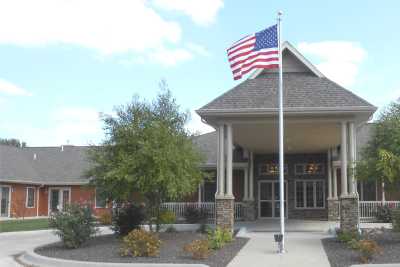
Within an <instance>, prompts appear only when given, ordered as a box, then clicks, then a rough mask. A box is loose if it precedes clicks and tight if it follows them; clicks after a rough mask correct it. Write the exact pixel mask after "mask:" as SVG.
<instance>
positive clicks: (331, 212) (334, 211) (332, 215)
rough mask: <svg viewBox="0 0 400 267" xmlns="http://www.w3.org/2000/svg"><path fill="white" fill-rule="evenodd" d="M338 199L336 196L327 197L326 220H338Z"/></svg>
mask: <svg viewBox="0 0 400 267" xmlns="http://www.w3.org/2000/svg"><path fill="white" fill-rule="evenodd" d="M339 216H340V214H339V201H338V199H337V198H336V199H335V198H330V199H328V221H338V220H339Z"/></svg>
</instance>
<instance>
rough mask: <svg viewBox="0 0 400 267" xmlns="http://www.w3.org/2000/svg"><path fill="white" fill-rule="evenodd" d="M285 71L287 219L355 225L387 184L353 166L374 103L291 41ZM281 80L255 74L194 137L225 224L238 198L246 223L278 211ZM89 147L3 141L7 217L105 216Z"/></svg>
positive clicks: (207, 194) (201, 196)
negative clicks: (76, 206) (89, 210)
mask: <svg viewBox="0 0 400 267" xmlns="http://www.w3.org/2000/svg"><path fill="white" fill-rule="evenodd" d="M283 70H284V75H283V76H284V88H285V92H284V94H285V95H284V107H285V108H284V111H285V153H286V154H285V192H286V194H285V209H286V210H285V216H286V217H287V218H297V219H319V220H320V219H322V220H324V219H325V220H326V219H331V220H336V219H338V218H339V217H340V218H343V219H346V220H347V219H350V221H343V222H342V224H344V225H348V227H353V226H354V223H355V221H356V220H357V218H354V217H357V216H356V215H357V213H358V199H361V200H378V199H381V198H382V196H384V194H383V193H382V190H381V185H380V184H379V183H372V184H371V183H361V182H360V183H357V182H356V181H355V180H354V177H353V173H352V172H351V171H347V170H351V169H352V164H353V162H355V161H356V159H357V157H359V154H360V151H361V150H362V148H363V147H364V146H365V144H366V143H367V142H368V140H369V137H370V136H371V134H372V133H373V124H371V123H367V121H369V119H370V118H371V116H372V115H373V113H374V112H375V110H376V107H374V106H373V105H371V104H370V103H368V102H367V101H365V100H364V99H362V98H360V97H358V96H357V95H355V94H353V93H352V92H350V91H349V90H346V89H345V88H343V87H341V86H340V85H338V84H336V83H334V82H333V81H331V80H329V79H328V78H326V77H325V76H324V75H323V74H322V73H321V72H320V71H318V69H316V68H315V67H314V66H313V65H312V64H311V63H310V62H309V61H307V59H305V58H304V57H303V56H302V55H301V54H300V53H299V52H298V51H297V50H296V49H295V48H294V47H293V46H292V45H290V44H289V43H287V42H286V43H284V49H283ZM277 85H278V79H277V70H256V71H255V72H254V73H253V74H252V75H251V76H250V78H249V79H247V80H244V81H243V82H241V83H240V84H238V85H237V86H235V87H234V88H232V89H231V90H229V91H227V92H226V93H224V94H223V95H221V96H219V97H217V98H216V99H214V100H213V101H211V102H210V103H208V104H207V105H205V106H203V107H202V108H200V109H199V110H197V113H198V114H199V115H200V116H201V117H202V119H203V120H204V121H205V122H207V123H208V124H209V125H211V126H213V127H214V128H215V129H216V131H215V132H212V133H208V134H204V135H200V136H197V137H194V138H193V142H194V143H195V144H196V145H197V146H198V147H199V149H200V150H201V151H202V152H203V153H204V154H205V155H206V161H205V162H204V164H203V165H202V166H201V168H203V169H204V170H207V171H209V172H211V173H213V174H214V176H215V178H214V180H211V181H206V182H204V184H202V185H200V186H199V192H198V194H197V195H195V196H193V197H192V198H191V199H192V200H193V201H198V202H207V203H209V202H214V201H215V203H216V219H217V220H216V222H217V224H219V225H221V226H227V227H232V226H233V216H234V211H233V209H234V202H235V201H236V202H240V203H241V205H242V210H243V217H244V218H245V219H247V220H255V219H259V218H275V217H279V215H280V205H279V194H278V188H279V183H278V155H277V151H278V147H277V133H278V128H277V127H278V120H277V113H278V106H277ZM87 149H88V148H87V147H76V146H62V147H42V148H40V147H39V148H34V147H27V148H13V147H5V146H0V187H1V190H0V201H1V203H0V204H1V205H0V206H1V216H6V217H7V216H11V217H15V216H19V217H21V216H22V213H24V216H46V215H48V214H49V213H50V212H51V211H56V210H59V209H62V207H63V206H64V204H65V203H69V202H89V203H91V205H92V206H93V208H94V210H95V212H96V213H97V214H99V213H101V212H104V211H105V201H104V200H101V199H100V198H99V196H96V192H95V189H94V188H90V187H88V186H87V183H88V180H87V179H85V178H83V174H84V172H85V169H87V168H88V167H89V162H88V161H87V158H86V151H87ZM395 197H396V196H394V195H393V196H391V195H388V194H387V195H386V198H387V199H390V198H395ZM339 205H341V206H342V208H341V209H340V210H341V212H342V214H341V215H342V216H339ZM356 210H357V211H356ZM354 214H355V216H354ZM346 227H347V226H346Z"/></svg>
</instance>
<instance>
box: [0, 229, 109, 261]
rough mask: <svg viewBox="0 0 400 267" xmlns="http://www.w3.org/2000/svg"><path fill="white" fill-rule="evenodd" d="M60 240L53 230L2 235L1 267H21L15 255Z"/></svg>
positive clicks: (105, 230)
mask: <svg viewBox="0 0 400 267" xmlns="http://www.w3.org/2000/svg"><path fill="white" fill-rule="evenodd" d="M100 231H101V232H100V233H102V234H107V233H111V231H110V230H109V229H107V228H105V227H101V228H100ZM58 240H59V238H58V237H57V236H55V235H54V234H53V232H52V230H39V231H29V232H10V233H1V234H0V266H1V267H16V266H18V267H19V266H20V265H19V264H17V263H16V262H15V261H14V260H13V258H12V256H13V255H15V254H19V253H21V252H24V251H26V250H30V249H33V248H35V247H38V246H41V245H45V244H48V243H53V242H56V241H58Z"/></svg>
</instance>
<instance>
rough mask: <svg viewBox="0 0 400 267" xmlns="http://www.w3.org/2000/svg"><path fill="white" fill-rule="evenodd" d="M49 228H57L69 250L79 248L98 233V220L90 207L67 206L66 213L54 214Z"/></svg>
mask: <svg viewBox="0 0 400 267" xmlns="http://www.w3.org/2000/svg"><path fill="white" fill-rule="evenodd" d="M49 226H50V227H51V228H55V229H56V231H55V233H56V234H57V235H58V236H59V237H60V239H61V241H62V242H63V244H64V246H65V247H67V248H78V247H80V246H81V245H82V244H83V243H85V242H86V241H87V240H88V239H89V238H90V237H92V236H93V235H94V234H95V233H96V232H97V228H96V218H95V217H94V216H93V215H92V210H91V208H90V207H88V206H80V205H78V204H71V205H67V206H66V208H65V210H64V211H60V212H57V213H53V214H52V215H51V216H50V218H49Z"/></svg>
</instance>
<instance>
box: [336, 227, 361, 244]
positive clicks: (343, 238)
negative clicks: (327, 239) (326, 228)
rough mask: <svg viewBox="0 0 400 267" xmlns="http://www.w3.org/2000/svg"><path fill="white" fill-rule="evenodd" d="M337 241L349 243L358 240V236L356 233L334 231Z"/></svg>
mask: <svg viewBox="0 0 400 267" xmlns="http://www.w3.org/2000/svg"><path fill="white" fill-rule="evenodd" d="M336 236H337V239H338V240H339V241H340V242H343V243H349V242H350V241H352V240H359V239H360V235H359V233H358V232H357V231H343V230H340V229H338V230H337V231H336Z"/></svg>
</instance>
